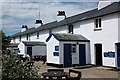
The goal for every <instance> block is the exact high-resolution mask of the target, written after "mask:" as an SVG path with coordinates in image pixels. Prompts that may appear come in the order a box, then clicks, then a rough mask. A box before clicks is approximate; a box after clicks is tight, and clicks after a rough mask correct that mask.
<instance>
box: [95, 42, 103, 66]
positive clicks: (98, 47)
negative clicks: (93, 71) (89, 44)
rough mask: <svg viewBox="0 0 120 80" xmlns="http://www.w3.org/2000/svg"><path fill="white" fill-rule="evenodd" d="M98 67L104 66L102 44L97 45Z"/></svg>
mask: <svg viewBox="0 0 120 80" xmlns="http://www.w3.org/2000/svg"><path fill="white" fill-rule="evenodd" d="M95 55H96V65H100V66H102V44H95Z"/></svg>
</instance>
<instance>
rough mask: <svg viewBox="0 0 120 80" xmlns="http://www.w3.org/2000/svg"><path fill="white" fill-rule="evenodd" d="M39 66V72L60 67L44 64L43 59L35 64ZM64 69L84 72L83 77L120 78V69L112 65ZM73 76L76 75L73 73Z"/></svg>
mask: <svg viewBox="0 0 120 80" xmlns="http://www.w3.org/2000/svg"><path fill="white" fill-rule="evenodd" d="M34 65H35V66H37V67H38V68H39V73H40V74H41V73H43V72H46V71H47V69H58V68H57V67H53V66H47V65H46V64H43V62H42V61H37V62H35V64H34ZM61 69H64V70H65V71H66V72H69V69H74V70H77V71H81V72H82V78H105V79H107V78H111V79H112V78H115V79H117V78H118V73H120V70H117V69H115V68H110V67H102V66H93V65H85V66H76V67H67V68H61ZM73 76H75V75H74V74H73Z"/></svg>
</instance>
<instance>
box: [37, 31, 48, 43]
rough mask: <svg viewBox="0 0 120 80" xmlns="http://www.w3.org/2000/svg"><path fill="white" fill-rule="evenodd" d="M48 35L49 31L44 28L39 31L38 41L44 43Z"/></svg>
mask: <svg viewBox="0 0 120 80" xmlns="http://www.w3.org/2000/svg"><path fill="white" fill-rule="evenodd" d="M48 37H49V31H48V30H44V31H40V32H39V41H42V42H45V43H46V39H47V38H48Z"/></svg>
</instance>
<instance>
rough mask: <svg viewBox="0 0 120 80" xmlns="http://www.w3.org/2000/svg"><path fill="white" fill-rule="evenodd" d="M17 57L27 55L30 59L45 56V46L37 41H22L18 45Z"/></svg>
mask: <svg viewBox="0 0 120 80" xmlns="http://www.w3.org/2000/svg"><path fill="white" fill-rule="evenodd" d="M18 48H19V53H18V54H19V55H24V54H27V55H29V56H32V57H37V56H46V51H47V50H46V44H45V43H44V42H39V41H22V42H21V43H20V44H19V45H18Z"/></svg>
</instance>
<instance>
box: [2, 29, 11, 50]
mask: <svg viewBox="0 0 120 80" xmlns="http://www.w3.org/2000/svg"><path fill="white" fill-rule="evenodd" d="M9 44H10V36H6V35H5V33H4V32H3V31H2V30H0V49H2V51H4V50H6V48H7V46H8V45H9ZM1 47H2V48H1Z"/></svg>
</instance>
